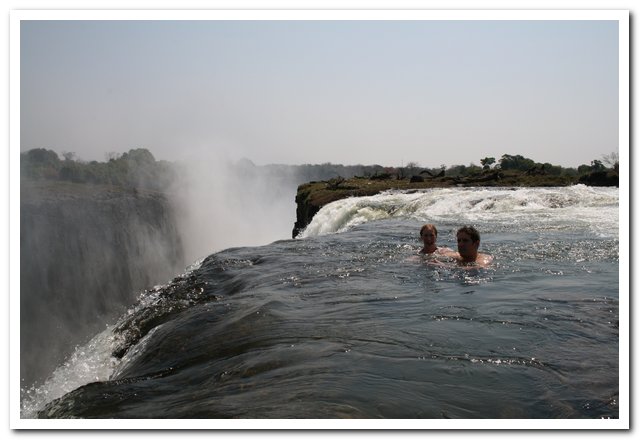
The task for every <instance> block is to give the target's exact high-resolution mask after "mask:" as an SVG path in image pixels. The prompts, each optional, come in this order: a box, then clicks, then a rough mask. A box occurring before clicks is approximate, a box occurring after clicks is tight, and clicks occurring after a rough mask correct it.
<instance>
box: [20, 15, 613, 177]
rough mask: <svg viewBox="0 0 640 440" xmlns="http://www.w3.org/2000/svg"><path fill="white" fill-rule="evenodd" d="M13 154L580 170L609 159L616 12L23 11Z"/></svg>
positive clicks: (610, 149) (88, 157) (95, 157)
mask: <svg viewBox="0 0 640 440" xmlns="http://www.w3.org/2000/svg"><path fill="white" fill-rule="evenodd" d="M20 38H21V41H20V56H21V64H20V80H21V96H20V104H21V109H20V118H21V126H20V134H21V140H20V143H21V150H22V151H24V150H28V149H31V148H40V147H43V148H49V149H53V150H55V151H57V152H59V153H62V152H63V151H66V152H75V153H76V154H77V155H78V156H79V157H80V158H81V159H84V160H105V157H106V154H107V153H109V152H118V153H122V152H125V151H128V150H129V149H131V148H138V147H144V148H148V149H149V150H150V151H151V152H152V153H153V154H154V156H155V157H156V158H157V159H165V160H177V159H182V158H185V157H186V156H189V155H193V154H201V153H203V152H210V153H211V154H213V155H214V156H218V155H220V156H221V157H229V158H232V159H239V158H242V157H246V158H249V159H251V160H252V161H254V162H255V163H256V164H268V163H286V164H302V163H324V162H332V163H342V164H380V165H389V166H392V165H393V166H399V165H402V164H406V163H407V162H410V161H413V162H418V163H419V164H420V165H422V166H428V167H437V166H439V165H440V164H446V165H453V164H469V163H470V162H474V163H476V164H479V162H480V159H481V158H483V157H485V156H494V157H496V159H499V158H500V156H502V154H505V153H507V154H522V155H524V156H526V157H529V158H532V159H534V160H536V161H540V162H551V163H553V164H558V165H563V166H578V165H580V164H583V163H590V161H591V160H593V159H599V158H601V156H602V155H604V154H608V153H611V152H614V151H616V152H617V151H618V143H619V136H618V130H619V128H618V117H619V114H618V113H619V100H618V94H619V92H618V86H619V71H618V23H617V21H597V20H596V21H547V20H544V21H428V20H417V21H295V20H294V21H287V20H285V21H82V20H80V21H50V20H45V21H22V22H21V32H20Z"/></svg>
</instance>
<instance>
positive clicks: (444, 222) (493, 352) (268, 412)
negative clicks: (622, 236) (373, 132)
mask: <svg viewBox="0 0 640 440" xmlns="http://www.w3.org/2000/svg"><path fill="white" fill-rule="evenodd" d="M618 217H619V210H618V190H617V188H589V187H584V186H575V187H570V188H548V189H439V190H429V191H424V192H415V193H411V194H406V193H388V194H383V195H378V196H373V197H363V198H352V199H345V200H341V201H338V202H335V203H333V204H330V205H328V206H326V207H324V208H323V209H322V210H321V211H320V212H319V213H318V214H317V215H316V216H315V217H314V220H313V222H312V223H311V224H310V225H309V227H308V228H307V229H306V230H305V231H304V232H303V233H302V235H301V237H299V238H297V239H294V240H283V241H278V242H275V243H272V244H270V245H267V246H262V247H251V248H234V249H228V250H225V251H222V252H219V253H216V254H213V255H211V256H209V257H207V258H206V259H204V260H203V261H201V262H198V263H197V264H196V265H195V266H194V267H193V268H191V269H190V270H189V271H188V272H187V273H185V274H184V275H182V276H180V277H177V278H176V279H175V280H174V281H173V282H172V283H170V284H169V285H167V286H160V287H157V288H155V289H153V290H150V291H147V292H144V293H142V294H141V296H140V300H139V302H138V303H137V304H135V305H132V307H131V309H130V310H129V312H128V313H127V314H126V315H125V316H123V317H122V318H121V319H120V320H119V321H118V322H117V323H115V325H113V326H109V327H108V328H107V329H106V330H105V331H104V332H102V333H101V334H99V335H97V336H96V337H95V338H94V339H93V340H92V341H91V342H90V343H89V344H88V345H86V346H84V347H81V348H79V349H78V350H77V351H76V353H75V354H74V356H73V358H71V359H69V360H68V362H67V363H66V364H65V365H63V366H61V367H59V368H58V369H57V370H56V372H55V373H54V375H53V376H52V377H51V378H50V379H49V381H47V383H45V384H44V385H43V386H41V387H39V388H37V389H30V390H23V391H22V412H21V416H22V417H23V418H33V417H43V418H47V417H49V418H66V417H80V418H220V417H222V418H546V419H557V418H574V419H589V418H609V417H610V418H617V417H618V416H619V414H618V411H619V410H618V393H619V371H618V365H619V337H618V336H619V334H618V320H619V304H618V299H619V275H618V267H619V261H618V258H619V257H618V249H619V243H618V239H619V236H618V221H619V218H618ZM425 222H430V223H435V224H436V225H437V227H438V230H439V237H438V244H439V245H447V246H449V247H451V248H454V249H455V242H454V237H455V231H456V229H457V228H458V227H459V226H461V225H463V224H473V225H475V226H476V227H477V228H478V230H479V231H480V232H481V235H482V242H481V246H480V250H481V252H486V253H489V254H491V255H493V256H494V257H495V260H494V264H493V266H492V267H490V268H488V269H472V270H468V269H463V268H459V267H456V266H454V265H446V266H439V265H433V264H431V263H432V261H431V260H430V259H429V258H425V257H420V256H418V255H417V252H418V250H419V249H420V248H421V243H420V241H419V237H418V231H419V228H420V226H421V225H422V224H423V223H425Z"/></svg>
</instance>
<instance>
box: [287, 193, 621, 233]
mask: <svg viewBox="0 0 640 440" xmlns="http://www.w3.org/2000/svg"><path fill="white" fill-rule="evenodd" d="M618 217H619V216H618V188H594V187H587V186H584V185H575V186H570V187H562V188H441V189H431V190H426V191H424V192H417V193H411V194H408V193H404V192H386V193H382V194H378V195H375V196H368V197H353V198H347V199H342V200H338V201H335V202H333V203H330V204H328V205H326V206H324V207H323V208H322V209H321V210H320V211H319V212H318V213H317V214H316V215H315V216H314V217H313V220H312V221H311V223H310V224H309V225H308V226H307V228H306V229H305V230H304V231H302V233H301V234H300V235H299V238H304V237H311V236H318V235H325V234H331V233H338V232H344V231H346V230H348V229H350V228H352V227H353V226H356V225H359V224H362V223H366V222H369V221H373V220H380V219H385V218H413V219H416V220H419V221H425V222H427V221H434V222H435V221H438V222H454V223H476V222H483V221H491V222H497V223H507V224H512V223H518V222H523V223H527V224H531V223H535V222H540V223H541V224H543V223H548V222H549V221H557V220H571V221H573V222H575V221H576V220H577V221H578V222H580V223H583V224H588V225H591V226H592V227H593V228H594V230H597V231H599V232H602V231H607V230H611V231H612V233H613V232H614V231H615V233H616V234H617V229H618Z"/></svg>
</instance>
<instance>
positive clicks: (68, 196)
mask: <svg viewBox="0 0 640 440" xmlns="http://www.w3.org/2000/svg"><path fill="white" fill-rule="evenodd" d="M184 267H185V266H184V256H183V249H182V244H181V241H180V238H179V234H178V231H177V229H176V222H175V220H174V215H173V212H172V209H171V208H170V205H169V203H168V202H167V200H166V198H165V197H164V196H163V195H162V194H160V193H157V192H153V191H141V190H135V189H123V188H121V187H115V186H107V185H92V184H77V183H70V182H56V181H30V180H23V181H22V182H21V188H20V349H21V362H20V375H21V378H22V385H23V386H28V385H30V384H31V383H34V382H36V381H42V380H43V379H45V378H46V376H47V375H48V374H50V373H51V372H52V371H53V369H54V368H55V367H56V366H58V365H60V364H61V362H62V361H63V360H64V359H65V358H66V357H67V356H68V355H69V354H70V353H71V352H72V350H73V348H74V347H75V346H76V345H80V344H83V343H85V342H87V341H88V340H89V339H90V337H91V336H93V335H95V334H96V333H98V332H99V331H101V330H103V329H104V328H105V326H106V324H108V323H113V322H114V321H115V319H116V318H117V317H118V316H119V315H121V314H122V313H123V312H124V311H126V308H127V307H128V306H130V305H131V304H133V303H134V302H135V299H136V298H137V296H138V295H139V294H140V292H141V291H142V290H144V289H147V288H150V287H153V286H154V285H155V284H160V283H166V282H168V281H169V280H170V279H171V278H172V277H173V276H174V275H175V274H177V273H180V272H181V271H182V270H184Z"/></svg>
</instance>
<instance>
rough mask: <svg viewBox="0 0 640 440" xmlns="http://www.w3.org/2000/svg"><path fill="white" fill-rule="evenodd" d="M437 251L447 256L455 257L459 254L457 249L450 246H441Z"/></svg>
mask: <svg viewBox="0 0 640 440" xmlns="http://www.w3.org/2000/svg"><path fill="white" fill-rule="evenodd" d="M436 252H437V253H438V254H440V255H444V256H447V257H455V256H457V255H458V253H457V252H456V251H454V250H453V249H451V248H448V247H439V248H438V249H437V250H436Z"/></svg>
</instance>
